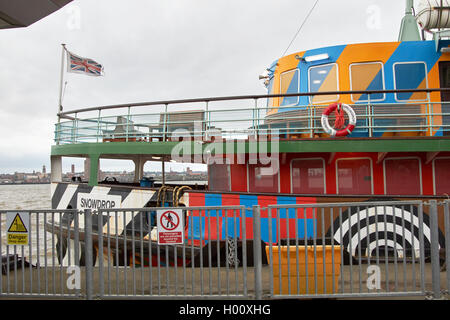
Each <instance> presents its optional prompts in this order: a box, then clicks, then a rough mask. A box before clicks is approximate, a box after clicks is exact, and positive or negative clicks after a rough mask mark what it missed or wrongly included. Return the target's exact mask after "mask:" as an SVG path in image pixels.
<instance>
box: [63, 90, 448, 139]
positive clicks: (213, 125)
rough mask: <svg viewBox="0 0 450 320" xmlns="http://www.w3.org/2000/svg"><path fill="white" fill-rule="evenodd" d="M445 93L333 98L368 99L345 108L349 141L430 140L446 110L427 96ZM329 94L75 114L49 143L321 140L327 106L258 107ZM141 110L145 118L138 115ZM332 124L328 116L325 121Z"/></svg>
mask: <svg viewBox="0 0 450 320" xmlns="http://www.w3.org/2000/svg"><path fill="white" fill-rule="evenodd" d="M446 90H450V89H417V90H384V91H340V92H333V94H339V96H340V97H341V100H342V99H343V98H345V97H346V96H347V97H349V96H351V95H354V94H358V93H359V94H361V93H365V94H368V97H369V100H368V101H367V102H364V103H353V104H350V105H351V106H352V107H353V108H354V110H355V112H356V115H357V126H356V129H355V131H354V133H353V136H363V137H377V136H380V135H382V134H384V133H389V134H397V133H402V132H415V133H416V134H417V135H421V136H433V135H435V134H436V132H438V131H439V130H441V131H443V132H445V131H450V121H448V119H450V112H447V107H446V108H442V107H443V106H447V105H448V104H449V103H448V102H442V101H439V99H432V98H431V94H433V93H434V94H436V93H440V92H441V91H446ZM381 92H382V93H384V94H385V95H386V96H389V95H392V96H393V95H395V94H398V93H402V92H410V93H417V92H423V93H426V96H427V98H426V99H425V100H423V101H419V102H398V101H396V100H395V99H390V100H392V101H393V102H392V103H383V102H379V101H376V102H371V101H370V95H371V94H377V93H381ZM329 94H331V93H330V92H322V93H304V94H286V95H260V96H238V97H217V98H201V99H186V100H172V101H156V102H146V103H136V104H124V105H113V106H99V107H92V108H85V109H77V110H73V111H67V112H62V113H59V114H58V115H59V117H60V119H61V120H64V118H66V119H70V120H69V121H59V122H58V123H57V124H56V129H55V142H56V144H73V143H85V142H106V141H154V140H158V141H167V140H170V139H177V138H179V137H184V138H190V139H200V140H210V139H211V138H212V137H219V138H224V139H242V138H248V137H249V136H260V135H266V136H267V135H272V134H277V135H280V136H281V137H283V138H287V139H296V138H313V137H315V135H322V134H324V131H323V129H322V127H321V124H320V119H321V114H322V112H323V110H324V108H326V107H327V105H313V104H308V105H303V106H299V105H295V106H278V107H273V106H267V105H265V106H262V104H263V103H264V102H266V100H267V99H271V98H273V97H281V96H316V95H329ZM390 100H389V101H390ZM385 101H387V100H385ZM214 103H215V105H213V104H214ZM224 103H225V104H226V105H223V104H224ZM144 110H145V111H147V110H149V112H148V113H143V111H144ZM92 113H94V115H92ZM89 115H92V116H89ZM173 118H175V120H173ZM332 121H334V116H333V115H331V116H330V122H332Z"/></svg>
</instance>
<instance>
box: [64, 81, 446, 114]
mask: <svg viewBox="0 0 450 320" xmlns="http://www.w3.org/2000/svg"><path fill="white" fill-rule="evenodd" d="M446 91H450V88H427V89H398V90H357V91H324V92H302V93H285V94H265V95H243V96H221V97H209V98H192V99H179V100H160V101H149V102H138V103H125V104H116V105H106V106H96V107H88V108H82V109H74V110H70V111H64V112H59V113H57V116H60V117H62V116H67V115H69V114H75V113H80V112H88V111H98V110H107V109H118V108H128V107H145V106H154V105H169V104H185V103H195V102H212V101H233V100H255V99H256V100H259V99H270V98H282V97H304V96H326V95H348V94H367V95H371V94H377V93H385V94H387V93H418V92H425V93H431V92H446Z"/></svg>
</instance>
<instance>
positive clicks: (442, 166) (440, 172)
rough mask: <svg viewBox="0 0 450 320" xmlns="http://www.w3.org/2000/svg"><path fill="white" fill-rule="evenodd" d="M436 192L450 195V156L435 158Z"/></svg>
mask: <svg viewBox="0 0 450 320" xmlns="http://www.w3.org/2000/svg"><path fill="white" fill-rule="evenodd" d="M433 176H434V193H435V194H437V195H443V194H447V195H450V158H436V159H434V160H433Z"/></svg>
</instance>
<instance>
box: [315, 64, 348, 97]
mask: <svg viewBox="0 0 450 320" xmlns="http://www.w3.org/2000/svg"><path fill="white" fill-rule="evenodd" d="M330 65H335V66H336V91H339V64H337V63H336V62H331V63H325V64H318V65H315V66H311V67H309V68H308V93H310V94H313V93H317V92H318V91H316V92H312V91H311V69H314V68H320V67H325V66H330ZM339 98H340V95H339V94H337V95H336V99H335V100H327V101H320V102H318V103H316V104H321V103H330V102H337V101H339ZM313 99H314V97H313V95H310V96H309V103H310V104H313V101H312V100H313Z"/></svg>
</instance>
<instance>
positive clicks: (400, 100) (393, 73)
mask: <svg viewBox="0 0 450 320" xmlns="http://www.w3.org/2000/svg"><path fill="white" fill-rule="evenodd" d="M405 64H423V65H424V67H425V89H428V70H427V64H426V63H425V62H424V61H400V62H395V63H394V64H393V65H392V76H393V78H394V90H402V89H397V78H396V72H395V67H396V66H397V65H405ZM415 89H417V88H415ZM415 89H410V90H415ZM394 99H395V101H396V102H424V101H428V98H425V99H423V100H402V99H399V98H398V93H395V94H394Z"/></svg>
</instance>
